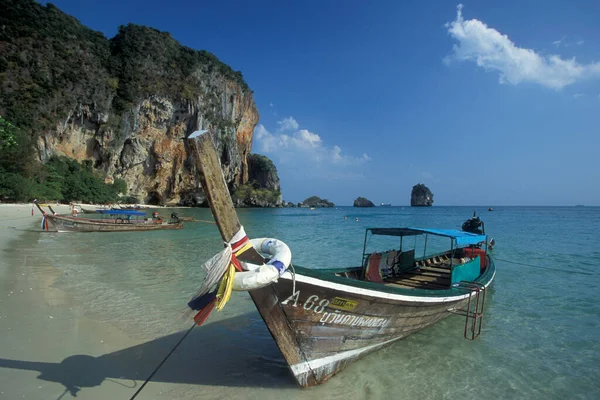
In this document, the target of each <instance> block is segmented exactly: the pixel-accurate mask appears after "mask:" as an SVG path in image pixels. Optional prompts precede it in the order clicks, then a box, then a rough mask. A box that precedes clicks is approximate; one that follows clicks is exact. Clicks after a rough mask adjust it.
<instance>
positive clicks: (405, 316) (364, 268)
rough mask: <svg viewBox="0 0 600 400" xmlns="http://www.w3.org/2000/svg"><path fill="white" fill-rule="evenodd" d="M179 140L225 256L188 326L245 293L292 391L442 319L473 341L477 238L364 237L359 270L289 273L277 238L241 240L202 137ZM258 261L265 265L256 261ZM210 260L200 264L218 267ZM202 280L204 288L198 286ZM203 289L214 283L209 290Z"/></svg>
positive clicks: (477, 315) (390, 233)
mask: <svg viewBox="0 0 600 400" xmlns="http://www.w3.org/2000/svg"><path fill="white" fill-rule="evenodd" d="M189 139H190V147H191V149H192V154H193V155H194V157H195V159H196V167H197V168H198V170H199V171H200V172H201V173H200V180H201V182H200V183H201V185H202V188H203V190H204V193H205V194H206V196H207V199H208V204H209V206H210V208H211V210H212V213H213V215H214V217H215V221H216V223H217V226H218V227H219V230H220V232H221V236H222V238H223V240H224V241H225V242H226V243H228V245H227V247H226V249H225V250H223V252H222V253H223V254H221V253H220V254H219V255H217V256H215V257H216V259H222V258H224V257H227V256H228V255H229V254H232V255H231V264H230V265H229V266H226V267H225V268H224V269H223V271H225V272H223V274H222V276H223V278H222V279H221V280H220V282H219V281H218V280H217V281H215V280H214V279H212V278H214V276H220V275H219V274H220V272H219V273H217V272H215V271H216V267H215V269H213V270H210V269H208V268H207V271H208V272H207V279H206V280H205V282H204V284H203V287H202V288H201V290H200V291H199V292H198V294H197V295H196V296H195V297H193V298H192V300H191V301H190V302H189V303H188V306H189V307H190V308H192V309H193V310H196V311H199V312H198V314H197V315H196V316H195V318H194V319H195V321H196V322H197V323H198V324H201V323H202V322H203V321H204V320H205V319H206V318H207V317H208V314H209V313H210V311H211V310H212V308H211V307H215V304H216V307H217V308H218V309H220V308H222V307H223V306H224V303H225V302H226V301H227V299H228V296H229V293H228V292H230V291H231V290H232V289H233V290H248V292H249V294H250V297H251V298H252V300H253V302H254V304H255V305H256V308H257V309H258V312H259V313H260V315H261V317H262V319H263V320H264V322H265V324H266V326H267V328H268V329H269V331H270V333H271V335H272V336H273V339H274V340H275V342H276V343H277V346H278V347H279V349H280V351H281V353H282V355H283V357H284V358H285V360H286V362H287V364H288V366H289V369H290V371H291V373H292V375H293V376H294V377H295V379H296V381H297V382H298V384H299V385H300V386H302V387H308V386H314V385H318V384H322V383H324V382H326V381H327V380H328V379H330V378H331V377H332V376H334V375H335V374H337V373H338V372H340V371H342V370H343V369H344V367H346V366H347V365H348V364H350V363H351V362H353V361H356V360H358V359H360V358H362V357H364V356H365V355H367V354H369V353H371V352H374V351H376V350H379V349H381V348H383V347H384V346H387V345H390V344H392V343H394V342H396V341H398V340H400V339H402V338H404V337H406V336H408V335H410V334H412V333H415V332H418V331H419V330H421V329H423V328H426V327H428V326H430V325H432V324H434V323H436V322H438V321H440V320H442V319H444V318H445V317H447V316H450V315H452V314H458V315H461V316H462V318H464V320H465V327H464V332H463V334H464V337H465V338H467V339H475V338H476V337H477V336H478V335H479V334H480V333H481V327H482V320H483V319H482V318H483V313H484V304H485V294H486V289H487V288H488V287H489V285H490V284H491V283H492V281H493V279H494V276H495V273H496V269H495V265H494V262H493V260H492V259H491V258H490V257H489V256H488V254H487V248H486V241H487V237H486V236H485V235H483V234H474V233H470V232H463V231H458V230H442V229H424V228H410V227H408V228H369V229H367V230H366V234H365V245H364V248H363V257H362V262H361V261H358V260H357V263H356V265H355V266H351V267H348V268H335V269H312V268H305V267H300V266H297V265H294V268H293V270H291V271H290V270H288V269H287V267H288V266H289V263H290V260H291V252H290V250H289V248H288V247H287V245H285V244H284V243H283V242H281V241H278V240H277V239H253V240H248V238H247V237H246V235H245V231H244V228H243V227H242V226H241V225H240V223H239V220H238V218H237V215H236V213H235V209H234V208H233V204H232V201H231V198H230V196H229V194H228V190H227V186H226V184H225V180H224V178H223V173H222V171H221V168H220V164H219V160H218V158H217V153H216V151H215V148H214V144H213V141H212V138H211V137H210V134H208V133H207V132H206V131H204V132H196V133H194V134H192V135H191V136H190V137H189ZM372 237H379V238H383V237H388V239H387V242H386V244H389V243H390V239H389V238H390V237H391V238H392V240H393V241H395V242H396V243H397V247H396V248H395V249H393V250H387V251H370V250H368V246H367V244H368V243H367V242H368V239H369V238H372ZM407 238H410V239H411V240H406V239H407ZM417 238H420V239H422V241H423V245H422V246H420V247H418V252H419V256H418V255H417V254H416V252H415V250H417V249H416V248H415V247H414V246H410V245H409V243H411V244H412V243H415V240H413V239H417ZM435 238H437V240H438V241H439V240H447V242H448V248H447V249H445V250H444V251H439V247H438V248H437V249H438V251H437V252H433V253H431V252H429V253H428V252H427V247H428V246H427V244H428V240H430V241H434V239H435ZM421 252H422V253H421ZM265 254H267V255H268V256H269V258H267V259H265V258H263V255H265ZM219 257H220V258H219ZM213 259H215V258H213ZM211 261H212V264H210V263H207V264H205V265H217V264H218V263H217V262H216V261H214V260H211ZM227 262H229V260H227ZM282 263H283V264H284V265H283V268H282V266H281V265H280V264H282ZM234 268H235V269H234ZM278 272H279V273H278ZM209 277H212V278H211V279H212V280H211V282H209V283H207V281H209ZM238 278H239V279H238ZM213 282H218V283H217V284H216V286H214V285H215V284H214V283H213ZM211 285H212V286H211ZM230 286H232V289H231V288H230Z"/></svg>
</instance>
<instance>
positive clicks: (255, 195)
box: [231, 184, 281, 207]
mask: <svg viewBox="0 0 600 400" xmlns="http://www.w3.org/2000/svg"><path fill="white" fill-rule="evenodd" d="M280 197H281V192H280V191H278V190H271V189H265V188H259V187H256V186H255V185H252V184H246V185H241V186H238V187H237V188H236V189H235V190H234V191H233V193H232V195H231V198H232V199H233V201H234V202H235V203H236V204H243V205H246V206H250V207H273V206H274V205H275V204H277V203H278V201H279V199H280Z"/></svg>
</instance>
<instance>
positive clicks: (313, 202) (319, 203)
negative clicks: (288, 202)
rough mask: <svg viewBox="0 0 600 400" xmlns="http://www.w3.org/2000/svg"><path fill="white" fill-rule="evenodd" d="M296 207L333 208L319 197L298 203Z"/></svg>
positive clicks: (328, 202)
mask: <svg viewBox="0 0 600 400" xmlns="http://www.w3.org/2000/svg"><path fill="white" fill-rule="evenodd" d="M298 207H335V204H333V203H332V202H330V201H329V200H327V199H322V198H320V197H319V196H311V197H309V198H307V199H305V200H304V201H302V202H300V203H298Z"/></svg>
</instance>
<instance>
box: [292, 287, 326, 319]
mask: <svg viewBox="0 0 600 400" xmlns="http://www.w3.org/2000/svg"><path fill="white" fill-rule="evenodd" d="M299 298H300V291H299V290H298V291H297V292H296V293H294V294H292V295H291V296H290V297H288V298H287V299H285V300H284V301H282V302H281V304H283V305H286V304H288V303H289V302H290V301H293V303H292V305H293V306H294V307H298V299H299ZM328 305H329V300H327V299H321V300H319V296H317V295H316V294H313V295H312V296H309V297H308V298H307V299H306V300H305V301H304V304H302V308H304V309H305V310H306V311H311V310H312V311H313V312H316V313H317V314H320V313H322V312H323V311H324V310H325V308H326V307H327V306H328Z"/></svg>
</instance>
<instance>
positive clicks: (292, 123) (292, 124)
mask: <svg viewBox="0 0 600 400" xmlns="http://www.w3.org/2000/svg"><path fill="white" fill-rule="evenodd" d="M277 125H279V127H278V128H277V131H278V132H288V131H295V130H297V129H298V128H299V125H298V122H296V120H295V119H294V117H286V118H284V119H282V120H281V121H277Z"/></svg>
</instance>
